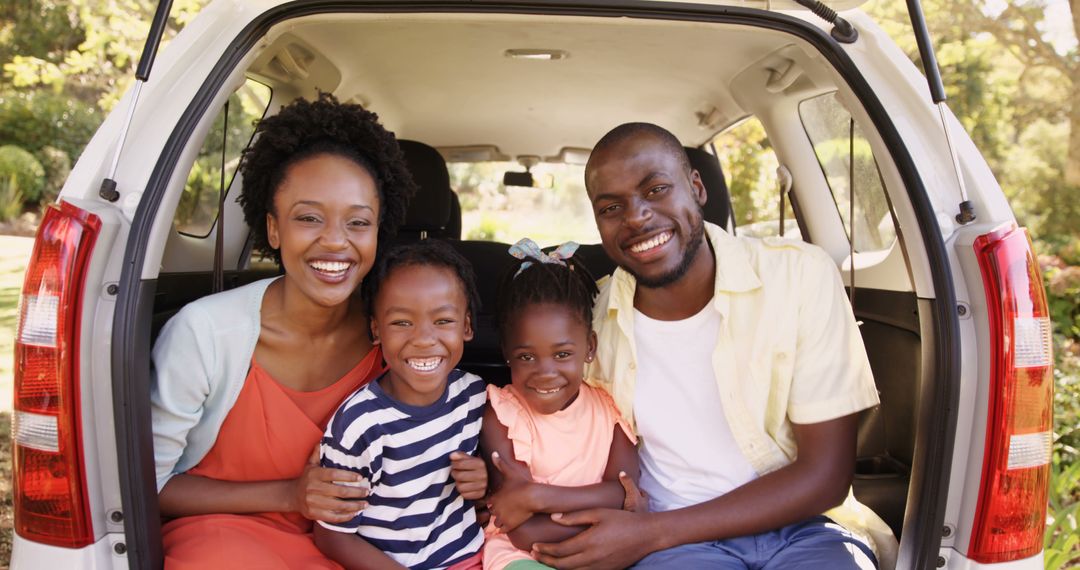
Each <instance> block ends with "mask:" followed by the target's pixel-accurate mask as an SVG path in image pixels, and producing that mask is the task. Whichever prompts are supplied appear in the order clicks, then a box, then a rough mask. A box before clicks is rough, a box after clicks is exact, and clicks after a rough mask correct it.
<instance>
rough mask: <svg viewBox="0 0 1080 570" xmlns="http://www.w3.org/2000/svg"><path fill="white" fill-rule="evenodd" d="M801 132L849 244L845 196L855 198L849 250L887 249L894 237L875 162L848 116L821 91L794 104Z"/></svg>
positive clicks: (831, 96) (849, 223) (830, 95)
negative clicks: (831, 198)
mask: <svg viewBox="0 0 1080 570" xmlns="http://www.w3.org/2000/svg"><path fill="white" fill-rule="evenodd" d="M799 117H800V118H801V119H802V123H803V128H804V129H806V134H807V135H808V136H809V137H810V142H811V143H812V144H813V145H814V153H815V154H816V155H817V159H818V163H819V164H820V165H821V170H822V172H824V173H825V178H826V180H827V181H828V184H829V189H830V190H831V191H832V195H833V201H835V202H836V209H837V210H838V211H839V213H840V219H842V220H843V222H844V230H845V231H846V232H847V235H848V239H849V240H851V235H852V221H851V217H852V216H851V213H852V212H851V210H852V209H851V206H852V204H851V196H852V193H853V192H852V186H854V196H855V204H854V206H855V208H854V214H855V216H854V218H855V227H854V231H855V239H854V243H855V251H859V252H866V251H877V250H882V249H888V248H889V247H891V246H892V243H893V241H894V240H895V239H896V225H895V224H894V222H893V217H892V214H891V212H890V209H889V202H888V198H887V197H886V195H885V188H884V186H882V179H881V174H880V172H879V171H878V166H877V161H876V160H875V159H874V153H873V151H872V150H871V148H870V142H869V141H868V140H866V136H865V135H864V134H863V131H862V129H861V128H860V127H859V125H858V124H857V123H856V122H855V120H854V119H853V118H852V117H851V113H849V112H848V111H847V109H845V108H844V106H843V105H841V104H840V102H839V101H837V99H836V96H835V94H833V93H827V94H825V95H820V96H818V97H814V98H812V99H807V100H805V101H803V102H802V103H800V104H799Z"/></svg>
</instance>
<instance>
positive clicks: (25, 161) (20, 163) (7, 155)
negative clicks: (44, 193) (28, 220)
mask: <svg viewBox="0 0 1080 570" xmlns="http://www.w3.org/2000/svg"><path fill="white" fill-rule="evenodd" d="M0 180H3V181H4V183H5V184H8V185H9V191H8V193H7V196H6V198H7V199H9V200H11V199H14V193H15V192H18V194H19V195H20V196H21V197H22V202H36V201H37V200H38V199H39V198H40V197H41V190H42V188H44V187H45V169H44V168H43V167H42V166H41V163H40V162H38V160H37V159H36V158H34V155H32V154H30V153H29V152H27V151H25V150H23V149H21V148H19V147H17V146H15V145H5V146H0ZM22 202H20V203H19V207H20V208H21V207H22ZM7 205H8V203H7V202H5V203H4V206H5V208H6V206H7Z"/></svg>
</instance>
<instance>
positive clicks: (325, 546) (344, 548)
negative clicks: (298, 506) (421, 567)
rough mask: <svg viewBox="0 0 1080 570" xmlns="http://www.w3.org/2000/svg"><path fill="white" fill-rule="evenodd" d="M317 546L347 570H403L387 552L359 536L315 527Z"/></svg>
mask: <svg viewBox="0 0 1080 570" xmlns="http://www.w3.org/2000/svg"><path fill="white" fill-rule="evenodd" d="M314 534H315V545H316V546H318V547H319V550H320V551H322V553H323V554H325V555H326V557H327V558H330V559H331V560H333V561H335V562H337V563H338V564H341V565H342V566H344V567H345V568H346V570H402V569H403V568H405V567H404V566H402V565H401V564H398V563H397V561H395V560H394V559H393V558H390V557H389V556H387V555H386V553H385V552H383V551H381V550H379V549H378V548H375V547H374V546H372V545H371V544H370V543H369V542H368V541H366V540H364V539H363V538H361V537H360V536H359V535H357V534H352V533H347V532H337V531H334V530H330V529H328V528H325V527H323V526H322V525H321V524H316V525H315V530H314Z"/></svg>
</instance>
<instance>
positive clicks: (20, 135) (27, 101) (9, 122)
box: [0, 91, 104, 162]
mask: <svg viewBox="0 0 1080 570" xmlns="http://www.w3.org/2000/svg"><path fill="white" fill-rule="evenodd" d="M103 118H104V116H103V114H102V113H101V111H99V110H98V109H97V107H95V106H93V105H88V104H86V103H83V102H81V101H79V100H77V99H74V98H72V97H70V96H65V95H59V94H56V93H52V92H50V91H25V92H20V93H12V92H8V91H3V92H0V145H6V144H14V145H18V146H20V147H22V148H24V149H26V150H28V151H30V152H32V153H34V154H38V153H39V151H41V150H42V149H43V148H45V147H46V146H51V147H55V148H57V149H59V150H61V151H63V152H64V154H66V155H67V156H68V160H69V162H70V161H72V160H74V159H76V158H78V156H79V154H81V153H82V150H83V147H84V146H86V143H87V142H89V141H90V137H91V136H93V134H94V131H96V130H97V128H98V125H99V124H100V123H101V120H102V119H103Z"/></svg>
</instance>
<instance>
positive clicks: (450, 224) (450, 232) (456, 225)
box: [439, 191, 461, 239]
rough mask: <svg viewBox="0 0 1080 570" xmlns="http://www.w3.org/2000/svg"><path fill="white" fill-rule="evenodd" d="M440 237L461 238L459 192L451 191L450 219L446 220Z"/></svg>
mask: <svg viewBox="0 0 1080 570" xmlns="http://www.w3.org/2000/svg"><path fill="white" fill-rule="evenodd" d="M439 237H441V238H443V239H461V200H460V199H458V195H457V192H453V191H451V192H450V219H449V220H447V222H446V227H444V228H443V231H442V233H441V234H439Z"/></svg>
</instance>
